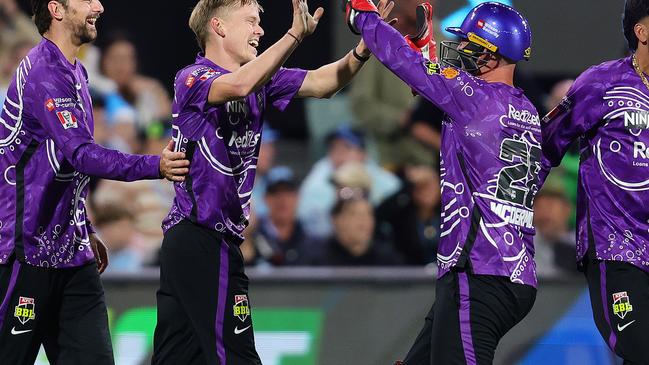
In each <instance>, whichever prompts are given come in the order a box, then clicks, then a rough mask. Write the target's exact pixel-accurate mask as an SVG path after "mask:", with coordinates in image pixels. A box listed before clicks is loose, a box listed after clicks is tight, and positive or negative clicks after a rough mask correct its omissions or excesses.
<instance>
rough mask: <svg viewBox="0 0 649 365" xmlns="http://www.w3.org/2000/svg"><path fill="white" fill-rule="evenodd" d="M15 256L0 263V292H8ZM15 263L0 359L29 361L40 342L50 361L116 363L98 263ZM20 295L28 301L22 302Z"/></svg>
mask: <svg viewBox="0 0 649 365" xmlns="http://www.w3.org/2000/svg"><path fill="white" fill-rule="evenodd" d="M14 262H15V259H14V260H11V262H9V263H7V264H5V265H0V298H5V296H6V294H7V289H8V284H9V280H10V277H11V274H12V267H13V265H14ZM18 265H20V268H19V269H18V271H17V272H18V275H17V277H16V285H15V287H14V289H13V291H12V293H11V294H10V296H9V303H8V306H7V310H6V312H5V316H4V322H3V326H2V328H1V329H0V364H33V363H34V361H35V359H36V356H37V354H38V351H39V349H40V346H41V344H43V346H44V347H45V352H46V354H47V357H48V360H49V362H50V364H61V365H68V364H70V365H77V364H78V365H87V364H92V365H112V364H114V360H113V350H112V344H111V339H110V333H109V331H108V314H107V311H106V301H105V298H104V290H103V287H102V285H101V282H100V280H99V273H98V272H97V266H96V264H95V263H94V262H93V263H90V264H87V265H84V266H81V267H75V268H68V269H46V268H41V267H35V266H30V265H27V264H23V263H18ZM21 298H22V301H23V302H25V301H28V302H31V303H28V304H20V302H21ZM25 310H30V311H32V312H31V313H33V318H30V316H29V315H24V314H25Z"/></svg>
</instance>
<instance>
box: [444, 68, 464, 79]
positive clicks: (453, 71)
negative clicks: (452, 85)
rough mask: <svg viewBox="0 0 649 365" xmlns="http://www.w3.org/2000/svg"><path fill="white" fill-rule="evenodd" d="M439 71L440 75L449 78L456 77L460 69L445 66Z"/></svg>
mask: <svg viewBox="0 0 649 365" xmlns="http://www.w3.org/2000/svg"><path fill="white" fill-rule="evenodd" d="M441 73H442V75H444V77H446V78H447V79H449V80H451V79H454V78H456V77H457V76H458V75H459V74H460V71H458V70H456V69H454V68H453V67H447V68H445V69H443V70H442V72H441Z"/></svg>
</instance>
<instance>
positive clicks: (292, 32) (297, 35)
mask: <svg viewBox="0 0 649 365" xmlns="http://www.w3.org/2000/svg"><path fill="white" fill-rule="evenodd" d="M286 34H287V35H288V36H289V37H291V38H293V40H294V41H295V43H297V44H300V43H302V41H303V40H304V37H305V35H304V34H303V33H302V32H300V31H298V30H296V29H294V28H291V29H289V30H288V31H287V32H286Z"/></svg>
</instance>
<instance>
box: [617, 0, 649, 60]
mask: <svg viewBox="0 0 649 365" xmlns="http://www.w3.org/2000/svg"><path fill="white" fill-rule="evenodd" d="M646 16H649V0H626V4H625V5H624V17H623V18H622V28H623V29H624V37H625V38H626V41H627V43H628V44H629V49H630V50H632V51H635V50H636V49H638V41H639V40H638V37H636V36H635V31H634V30H633V28H635V25H636V24H638V22H639V21H641V20H642V19H644V18H645V17H646Z"/></svg>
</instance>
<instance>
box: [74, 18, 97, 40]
mask: <svg viewBox="0 0 649 365" xmlns="http://www.w3.org/2000/svg"><path fill="white" fill-rule="evenodd" d="M74 37H75V38H77V39H78V41H79V44H86V43H90V42H92V41H94V40H95V39H97V30H96V29H92V30H91V29H88V26H87V23H86V22H85V21H84V22H83V23H82V24H76V25H75V27H74Z"/></svg>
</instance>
